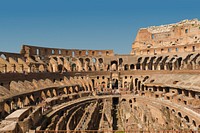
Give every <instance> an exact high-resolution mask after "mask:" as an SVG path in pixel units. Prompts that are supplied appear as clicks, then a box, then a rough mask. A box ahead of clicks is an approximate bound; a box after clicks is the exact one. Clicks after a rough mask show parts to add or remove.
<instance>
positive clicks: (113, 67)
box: [111, 61, 118, 71]
mask: <svg viewBox="0 0 200 133" xmlns="http://www.w3.org/2000/svg"><path fill="white" fill-rule="evenodd" d="M111 70H112V71H116V70H118V63H117V61H111Z"/></svg>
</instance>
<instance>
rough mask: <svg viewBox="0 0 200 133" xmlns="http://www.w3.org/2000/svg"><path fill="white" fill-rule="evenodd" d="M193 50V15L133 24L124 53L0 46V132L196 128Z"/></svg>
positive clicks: (198, 37)
mask: <svg viewBox="0 0 200 133" xmlns="http://www.w3.org/2000/svg"><path fill="white" fill-rule="evenodd" d="M199 52H200V22H199V21H198V20H196V19H194V20H184V21H181V22H179V23H175V24H170V25H162V26H152V27H148V28H141V29H139V31H138V34H137V36H136V39H135V41H134V43H133V45H132V51H131V53H130V54H127V55H119V54H114V52H113V50H79V49H59V48H44V47H36V46H29V45H23V46H22V49H21V51H20V53H7V52H0V56H1V57H0V132H9V133H11V132H12V133H21V132H38V133H42V132H50V131H52V132H59V131H62V132H75V131H78V132H114V131H118V132H119V131H121V132H139V131H140V132H143V131H149V132H157V131H161V132H165V131H174V130H178V131H183V130H184V132H185V131H193V132H197V130H199V128H200V54H199Z"/></svg>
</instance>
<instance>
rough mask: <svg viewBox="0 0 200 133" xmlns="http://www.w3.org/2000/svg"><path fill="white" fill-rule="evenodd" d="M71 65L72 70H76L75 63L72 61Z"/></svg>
mask: <svg viewBox="0 0 200 133" xmlns="http://www.w3.org/2000/svg"><path fill="white" fill-rule="evenodd" d="M71 66H72V71H76V64H75V63H73V64H72V65H71Z"/></svg>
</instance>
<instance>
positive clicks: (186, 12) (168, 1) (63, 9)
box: [0, 0, 200, 54]
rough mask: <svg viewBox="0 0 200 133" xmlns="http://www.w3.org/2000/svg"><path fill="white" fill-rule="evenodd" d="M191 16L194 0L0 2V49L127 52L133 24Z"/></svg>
mask: <svg viewBox="0 0 200 133" xmlns="http://www.w3.org/2000/svg"><path fill="white" fill-rule="evenodd" d="M193 18H200V1H199V0H0V51H8V52H19V51H20V49H21V45H22V44H30V45H36V46H45V47H55V48H66V49H67V48H76V49H113V50H114V51H115V53H119V54H128V53H130V51H131V44H132V42H133V41H134V39H135V36H136V33H137V30H138V29H139V28H141V27H147V26H151V25H161V24H169V23H175V22H178V21H180V20H183V19H193Z"/></svg>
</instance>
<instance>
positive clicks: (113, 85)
mask: <svg viewBox="0 0 200 133" xmlns="http://www.w3.org/2000/svg"><path fill="white" fill-rule="evenodd" d="M112 89H118V80H117V79H113V82H112Z"/></svg>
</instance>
